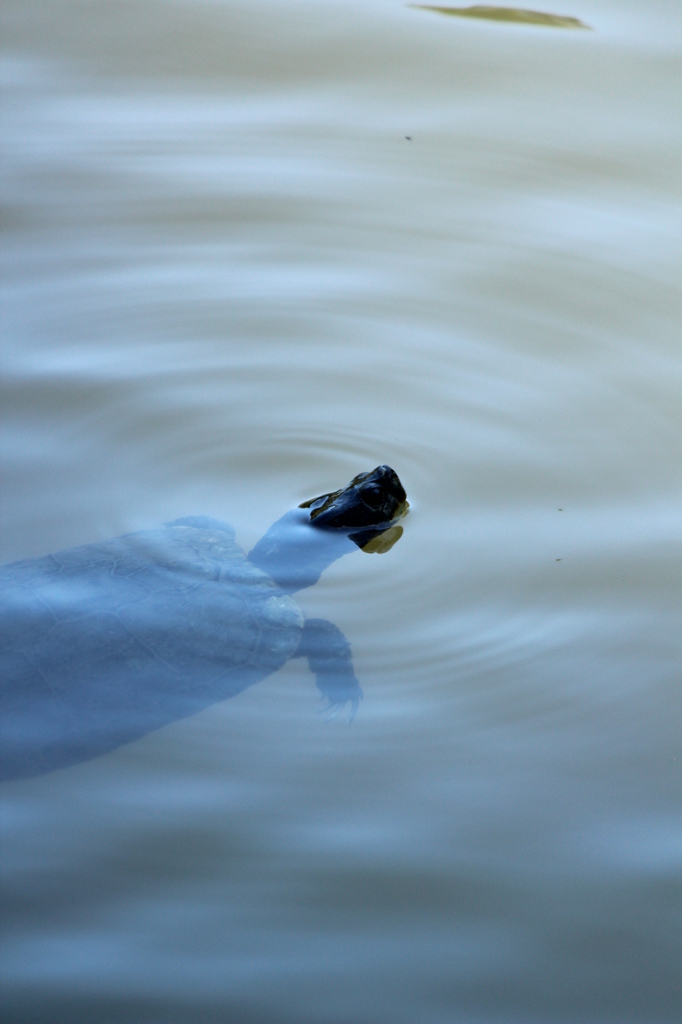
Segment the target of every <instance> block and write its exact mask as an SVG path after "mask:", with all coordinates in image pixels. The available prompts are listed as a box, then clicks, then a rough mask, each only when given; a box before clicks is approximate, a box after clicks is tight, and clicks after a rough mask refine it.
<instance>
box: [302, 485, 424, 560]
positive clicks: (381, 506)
mask: <svg viewBox="0 0 682 1024" xmlns="http://www.w3.org/2000/svg"><path fill="white" fill-rule="evenodd" d="M299 508H309V509H310V510H311V511H310V521H311V523H314V525H315V526H327V527H334V528H337V529H338V528H340V529H361V530H368V529H369V530H370V531H371V532H372V534H373V535H375V536H376V534H377V533H381V532H383V531H384V530H386V529H388V527H389V525H390V524H391V523H392V522H393V521H394V520H396V519H400V518H401V516H404V515H405V513H406V512H407V510H408V508H409V505H408V503H407V495H406V493H405V488H404V487H403V485H402V484H401V482H400V480H399V479H398V474H397V473H396V472H395V471H394V470H392V469H391V467H390V466H377V468H376V469H373V470H372V472H371V473H358V475H357V476H356V477H353V479H352V480H351V482H350V483H349V484H348V486H347V487H343V488H342V489H341V490H339V491H332V492H331V493H330V494H321V495H319V497H317V498H311V499H310V500H309V501H304V502H303V503H302V504H301V505H300V506H299ZM353 539H355V538H354V537H353ZM360 546H361V547H362V546H364V545H362V544H361V545H360Z"/></svg>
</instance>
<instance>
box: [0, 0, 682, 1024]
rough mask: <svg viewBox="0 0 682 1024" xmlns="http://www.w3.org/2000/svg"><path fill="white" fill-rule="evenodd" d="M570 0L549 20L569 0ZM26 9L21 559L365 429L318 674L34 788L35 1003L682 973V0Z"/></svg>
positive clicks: (607, 997) (142, 1006) (679, 997)
mask: <svg viewBox="0 0 682 1024" xmlns="http://www.w3.org/2000/svg"><path fill="white" fill-rule="evenodd" d="M543 9H544V8H543ZM550 12H551V13H556V14H559V15H565V16H569V17H575V18H577V19H579V20H580V21H581V22H583V23H585V24H587V25H589V26H590V27H591V28H592V30H593V31H591V32H569V31H565V32H564V31H555V30H554V29H552V28H551V27H548V26H542V25H532V24H505V23H502V22H494V21H489V20H487V21H485V20H477V19H473V18H456V17H454V18H443V17H440V16H438V15H437V14H435V13H433V12H429V11H425V10H416V9H412V8H409V7H407V6H405V5H404V4H403V3H401V2H397V0H374V2H372V3H371V4H370V3H356V2H351V0H307V2H295V3H291V2H287V3H283V2H280V3H278V2H273V0H267V2H265V0H263V2H261V0H257V2H253V0H251V2H249V3H245V2H240V0H235V2H229V3H228V2H218V0H216V2H194V3H191V4H190V3H183V2H172V0H144V2H143V0H125V2H122V3H117V4H112V3H107V2H104V0H93V2H90V3H81V2H75V0H59V2H56V0H54V2H52V0H24V2H22V3H18V2H16V0H6V2H5V3H4V4H3V7H2V20H3V28H2V40H3V42H2V54H3V60H2V76H3V77H2V82H3V86H2V108H3V116H2V122H1V126H0V130H1V132H2V140H3V154H4V155H3V186H2V189H3V213H4V235H3V242H2V259H3V269H2V307H1V308H2V336H3V343H2V367H3V377H2V387H3V393H2V401H1V403H0V415H1V417H2V431H1V434H0V437H1V441H0V444H1V446H2V448H1V453H0V455H1V460H2V461H1V465H2V492H1V504H0V514H1V516H2V530H1V538H0V544H1V549H2V561H4V562H9V561H12V560H15V559H19V558H25V557H32V556H36V555H41V554H44V553H46V552H49V551H54V550H59V549H62V548H66V547H69V546H71V545H75V544H82V543H89V542H94V541H97V540H103V539H106V538H109V537H112V536H116V535H118V534H122V533H124V532H127V531H130V530H134V529H143V528H147V527H152V526H154V525H156V524H158V523H161V522H165V521H168V520H171V519H174V518H177V517H180V516H186V515H192V514H201V515H210V516H216V517H218V518H221V519H225V520H228V521H229V522H231V523H232V524H233V525H234V526H235V528H236V531H237V538H238V540H239V541H240V543H241V544H242V545H243V546H244V547H245V549H247V550H248V549H249V548H250V547H251V546H252V545H253V544H254V543H255V542H256V541H257V540H258V538H259V537H260V536H262V534H263V532H264V531H265V530H266V529H267V528H268V526H269V525H270V524H271V523H272V522H273V520H275V519H276V518H278V517H279V516H280V515H281V514H282V513H283V512H285V511H286V510H287V509H288V508H290V507H292V506H293V505H295V504H297V503H298V502H300V501H302V500H304V499H306V498H310V497H311V496H312V495H314V494H319V493H322V492H323V491H325V490H329V489H332V488H336V487H340V486H342V485H343V484H345V483H346V482H347V481H348V480H349V479H350V478H351V477H352V476H353V475H354V474H355V473H357V472H359V471H361V470H364V469H370V468H372V467H373V466H375V465H376V464H377V463H380V462H386V463H389V464H391V465H392V466H394V468H395V469H396V470H397V471H398V473H399V474H400V477H401V479H402V481H403V483H404V484H405V487H406V488H407V491H408V495H409V498H410V502H411V506H412V510H411V512H410V515H409V516H408V518H407V519H406V520H405V522H404V526H405V532H404V535H403V537H402V539H401V540H400V542H399V543H398V544H396V545H395V547H394V548H393V549H392V550H391V551H390V552H388V553H387V554H385V555H365V554H363V553H361V552H359V551H358V552H357V554H354V555H353V556H351V557H348V558H346V559H344V560H342V561H340V562H338V563H336V564H335V565H334V566H332V567H331V568H330V570H329V571H328V572H327V573H326V574H325V576H323V578H322V580H321V581H320V583H319V584H318V585H317V586H315V587H314V588H313V589H311V590H310V591H306V592H304V593H302V594H301V595H300V604H301V607H302V608H303V610H304V612H306V613H307V614H310V615H315V616H322V617H326V618H329V619H331V620H332V621H333V622H335V623H336V624H337V625H338V626H339V627H340V628H341V629H342V630H343V631H344V633H345V635H346V636H347V637H348V639H349V640H350V642H351V644H352V647H353V653H354V660H355V668H356V673H357V675H358V678H359V679H360V681H361V683H362V686H363V690H364V694H365V697H364V700H363V702H362V705H361V707H360V709H359V712H358V715H357V717H356V719H355V721H354V722H353V724H352V725H350V726H349V725H348V724H347V721H346V720H345V718H344V717H343V716H338V717H337V718H334V719H333V720H331V721H328V720H327V719H326V718H325V716H324V715H322V714H320V702H319V697H318V694H317V691H316V690H315V686H314V683H313V679H312V676H311V675H310V674H309V672H308V670H307V668H306V667H305V662H303V661H300V660H298V661H292V662H289V663H288V664H287V665H286V666H285V667H284V668H283V669H282V670H281V671H280V672H279V673H277V674H276V675H274V676H271V677H270V678H269V679H267V680H266V681H264V682H263V683H261V684H259V685H258V686H257V687H254V688H253V689H252V690H249V691H247V692H245V693H243V694H241V695H240V696H239V697H236V698H235V699H233V700H230V701H227V702H225V703H224V704H220V705H216V706H214V707H213V708H210V709H208V710H207V711H205V712H203V713H202V714H200V715H198V716H196V717H194V718H191V719H187V720H185V721H182V722H177V723H175V724H174V725H171V726H169V727H167V728H165V729H163V730H161V731H159V732H157V733H155V734H153V735H150V736H148V737H147V738H146V739H144V740H142V741H140V742H138V743H136V744H132V745H130V746H127V747H125V748H122V749H120V750H118V751H116V752H115V753H113V754H110V755H108V756H106V757H103V758H101V759H99V760H96V761H92V762H90V763H87V764H83V765H79V766H76V767H73V768H69V769H67V770H65V771H61V772H55V773H52V774H50V775H45V776H43V777H41V778H37V779H32V780H24V781H21V782H17V783H12V784H9V785H7V786H6V787H4V789H3V797H4V800H3V874H4V879H3V891H4V901H5V906H4V913H3V922H4V923H3V940H4V946H3V952H2V968H1V969H2V984H3V992H4V1001H5V1006H6V1008H7V1010H8V1016H9V1017H10V1018H11V1019H13V1020H17V1021H29V1020H30V1021H43V1020H45V1021H48V1020H49V1021H54V1020H56V1019H59V1020H65V1021H66V1020H68V1021H86V1020H87V1021H92V1020H95V1019H96V1020H98V1021H111V1022H114V1021H116V1022H118V1021H120V1020H122V1019H129V1020H133V1021H140V1022H142V1021H144V1022H147V1021H149V1022H163V1024H165V1022H172V1021H183V1022H184V1021H187V1020H197V1021H207V1022H208V1021H220V1022H224V1021H227V1020H229V1021H233V1020H234V1021H236V1020H239V1021H240V1022H241V1021H244V1022H246V1021H253V1022H263V1021H272V1022H277V1024H279V1022H282V1024H284V1022H287V1024H289V1022H291V1024H294V1022H296V1024H301V1022H307V1021H310V1022H311V1024H312V1022H315V1024H320V1022H323V1021H328V1022H330V1024H338V1022H346V1021H363V1022H364V1021H367V1022H381V1024H384V1022H386V1024H389V1022H390V1024H402V1022H404V1024H413V1022H414V1021H416V1020H419V1021H420V1022H422V1021H423V1022H427V1024H431V1022H434V1024H441V1022H448V1024H450V1022H458V1024H459V1022H467V1024H468V1022H472V1024H473V1022H476V1024H479V1022H480V1024H491V1022H504V1024H507V1022H510V1021H524V1022H526V1021H528V1022H531V1021H542V1022H547V1021H560V1022H564V1021H565V1022H576V1021H585V1022H592V1021H594V1022H602V1021H603V1022H612V1021H613V1022H616V1021H617V1022H619V1024H622V1022H624V1021H641V1022H643V1024H663V1022H665V1024H667V1022H672V1021H678V1020H679V1007H680V1005H682V984H681V983H680V976H681V975H680V969H679V965H680V962H681V954H682V948H681V947H682V941H681V938H680V936H681V929H682V910H681V906H680V893H681V886H682V823H681V821H680V803H681V798H680V782H681V771H680V769H681V764H682V753H681V752H680V716H681V712H682V696H681V693H680V682H681V677H682V671H681V669H680V665H681V664H682V639H681V634H680V625H679V624H680V603H681V602H680V570H681V568H682V558H681V556H680V551H681V548H680V541H681V540H682V520H681V517H680V489H681V484H682V459H681V454H682V446H681V444H680V436H681V433H682V402H681V401H680V387H681V384H682V364H681V359H680V320H681V314H682V289H681V288H680V281H682V258H681V255H680V242H679V240H680V237H682V204H681V201H680V200H681V198H682V196H681V193H682V189H681V182H682V173H681V171H682V168H681V156H682V142H681V138H680V133H679V125H680V123H681V120H682V109H681V108H682V103H681V102H680V98H681V97H682V90H681V89H680V72H681V71H682V46H681V44H680V40H681V39H682V17H681V14H680V9H679V5H677V4H674V3H672V2H666V0H653V2H652V3H650V4H649V5H647V7H646V9H644V8H643V7H642V6H641V5H639V4H635V3H629V2H626V0H574V2H572V3H571V4H568V5H567V4H563V3H562V4H561V5H560V7H557V9H556V11H555V10H554V7H553V6H552V7H550Z"/></svg>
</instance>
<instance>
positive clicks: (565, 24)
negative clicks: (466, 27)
mask: <svg viewBox="0 0 682 1024" xmlns="http://www.w3.org/2000/svg"><path fill="white" fill-rule="evenodd" d="M409 6H410V7H414V8H416V9H418V10H421V11H435V12H436V14H451V15H454V16H455V17H457V18H484V19H486V20H487V21H513V22H516V23H517V24H521V25H548V26H550V27H551V28H586V29H589V28H590V26H589V25H586V24H585V22H583V21H580V19H579V18H570V17H568V15H564V14H545V13H544V12H543V11H526V10H524V9H523V8H521V7H485V6H479V5H476V6H475V7H436V6H433V5H432V4H409Z"/></svg>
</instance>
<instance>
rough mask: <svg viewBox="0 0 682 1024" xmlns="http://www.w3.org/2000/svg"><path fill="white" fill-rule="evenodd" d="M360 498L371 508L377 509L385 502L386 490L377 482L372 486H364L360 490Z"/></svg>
mask: <svg viewBox="0 0 682 1024" xmlns="http://www.w3.org/2000/svg"><path fill="white" fill-rule="evenodd" d="M360 498H361V500H362V501H363V502H364V503H365V505H369V507H370V508H373V509H377V508H379V506H380V505H381V504H382V503H383V500H384V492H383V491H382V490H381V488H380V487H377V486H376V484H375V485H373V486H370V487H363V489H362V490H361V491H360Z"/></svg>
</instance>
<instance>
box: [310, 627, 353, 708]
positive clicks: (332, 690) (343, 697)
mask: <svg viewBox="0 0 682 1024" xmlns="http://www.w3.org/2000/svg"><path fill="white" fill-rule="evenodd" d="M293 657H294V658H307V659H308V667H309V668H310V671H311V672H314V673H315V683H316V685H317V688H318V690H319V691H320V693H321V694H322V696H323V697H326V698H327V700H328V701H329V705H330V707H333V708H341V707H343V705H344V704H347V703H348V702H349V701H350V704H351V709H352V716H354V715H355V712H356V711H357V709H358V705H359V703H360V701H361V699H362V690H361V689H360V684H359V683H358V681H357V679H356V678H355V672H354V671H353V659H352V657H351V651H350V644H349V643H348V641H347V640H346V638H345V636H344V635H343V633H342V632H341V630H340V629H339V628H338V626H335V625H334V623H333V622H328V621H327V620H326V619H306V621H305V624H304V626H303V631H302V633H301V641H300V643H299V645H298V647H297V649H296V653H295V654H294V655H293ZM352 716H351V717H352Z"/></svg>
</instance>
